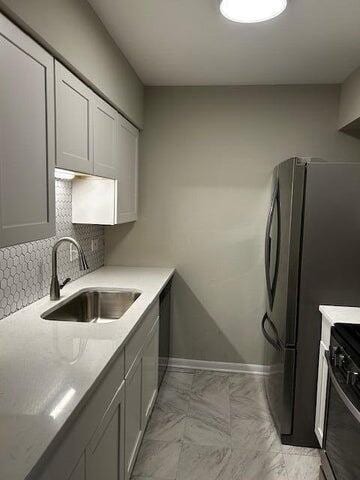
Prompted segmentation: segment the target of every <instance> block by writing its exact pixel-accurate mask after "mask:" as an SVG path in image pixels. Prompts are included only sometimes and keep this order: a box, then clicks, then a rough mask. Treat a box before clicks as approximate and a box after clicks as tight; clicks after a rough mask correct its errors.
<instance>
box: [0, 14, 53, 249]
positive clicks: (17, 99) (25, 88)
mask: <svg viewBox="0 0 360 480" xmlns="http://www.w3.org/2000/svg"><path fill="white" fill-rule="evenodd" d="M0 145H1V155H0V246H1V247H3V246H8V245H15V244H18V243H23V242H29V241H32V240H38V239H41V238H46V237H50V236H52V235H54V234H55V187H54V164H55V128H54V61H53V58H52V57H51V56H50V55H49V54H48V53H47V52H46V51H45V50H44V49H43V48H41V47H40V46H39V45H38V44H37V43H35V42H34V41H33V40H32V39H31V38H30V37H28V36H27V35H25V34H24V33H23V32H22V31H21V30H20V29H18V28H17V27H16V26H14V25H13V24H12V23H11V22H10V21H9V20H8V19H7V18H6V17H4V16H3V15H1V14H0Z"/></svg>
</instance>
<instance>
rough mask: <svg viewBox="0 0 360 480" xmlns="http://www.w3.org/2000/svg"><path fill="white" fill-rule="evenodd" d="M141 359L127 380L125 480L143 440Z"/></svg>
mask: <svg viewBox="0 0 360 480" xmlns="http://www.w3.org/2000/svg"><path fill="white" fill-rule="evenodd" d="M141 413H142V412H141V358H139V360H138V361H136V362H135V364H134V365H133V366H132V367H131V369H130V371H129V373H128V375H127V377H126V378H125V479H126V480H128V479H129V478H130V475H131V471H132V468H133V466H134V462H135V459H136V454H137V451H138V448H139V446H140V441H141V438H142V418H141Z"/></svg>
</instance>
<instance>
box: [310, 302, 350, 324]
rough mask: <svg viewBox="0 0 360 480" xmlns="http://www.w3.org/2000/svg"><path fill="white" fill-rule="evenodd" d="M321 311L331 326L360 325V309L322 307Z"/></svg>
mask: <svg viewBox="0 0 360 480" xmlns="http://www.w3.org/2000/svg"><path fill="white" fill-rule="evenodd" d="M319 310H320V312H321V313H322V314H323V318H324V319H325V320H326V321H327V322H328V323H329V324H330V326H332V325H335V323H360V307H337V306H333V305H320V307H319Z"/></svg>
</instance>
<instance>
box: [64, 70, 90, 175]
mask: <svg viewBox="0 0 360 480" xmlns="http://www.w3.org/2000/svg"><path fill="white" fill-rule="evenodd" d="M55 93H56V165H57V166H58V167H60V168H64V169H67V170H74V171H76V172H82V173H93V169H94V152H93V144H94V141H93V136H94V125H93V109H94V100H93V99H94V95H95V94H94V93H93V92H92V90H91V89H90V88H88V87H87V86H86V85H85V84H84V83H83V82H81V81H80V80H79V79H78V78H77V77H76V76H75V75H73V74H72V73H71V72H69V70H67V69H66V68H65V67H63V66H62V65H61V64H60V63H59V62H55Z"/></svg>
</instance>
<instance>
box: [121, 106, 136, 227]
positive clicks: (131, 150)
mask: <svg viewBox="0 0 360 480" xmlns="http://www.w3.org/2000/svg"><path fill="white" fill-rule="evenodd" d="M118 132H119V138H118V161H117V162H118V170H117V221H116V223H125V222H133V221H135V220H136V219H137V203H138V202H137V198H138V141H139V131H138V130H137V129H136V128H135V127H134V126H133V125H131V123H130V122H128V121H127V120H126V119H125V118H124V117H122V116H121V115H119V129H118Z"/></svg>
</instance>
